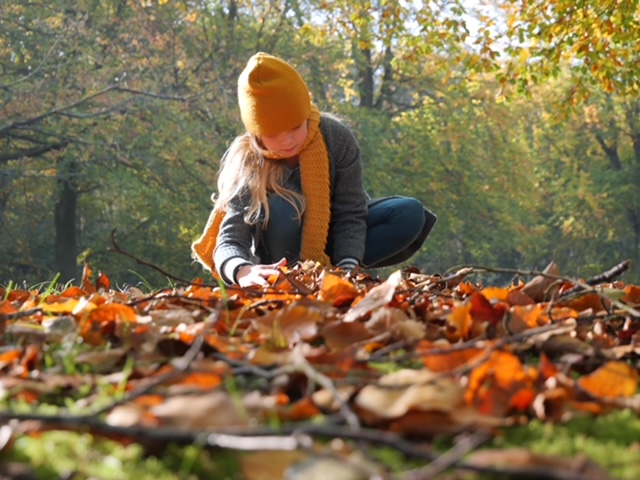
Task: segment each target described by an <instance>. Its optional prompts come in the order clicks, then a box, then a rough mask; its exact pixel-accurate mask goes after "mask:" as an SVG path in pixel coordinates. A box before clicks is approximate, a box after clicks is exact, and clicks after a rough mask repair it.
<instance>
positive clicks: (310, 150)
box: [191, 105, 331, 272]
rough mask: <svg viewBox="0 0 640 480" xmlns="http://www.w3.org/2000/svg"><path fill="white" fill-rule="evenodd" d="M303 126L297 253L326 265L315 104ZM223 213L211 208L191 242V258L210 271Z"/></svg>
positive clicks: (321, 151) (327, 208)
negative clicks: (302, 205)
mask: <svg viewBox="0 0 640 480" xmlns="http://www.w3.org/2000/svg"><path fill="white" fill-rule="evenodd" d="M307 128H308V134H307V139H306V140H305V143H304V145H303V146H302V150H301V152H300V180H301V183H302V194H303V195H304V197H305V201H306V208H305V212H304V217H303V224H302V251H301V252H300V256H301V259H302V260H314V261H316V262H320V263H321V264H323V265H329V264H330V263H331V260H330V259H329V257H328V256H327V254H326V253H325V249H326V246H327V236H328V233H329V220H330V219H331V180H330V171H329V153H328V152H327V146H326V145H325V143H324V138H323V136H322V133H321V132H320V111H319V110H318V108H317V107H316V106H315V105H312V106H311V114H310V115H309V121H308V126H307ZM224 215H225V212H224V211H223V210H222V209H219V208H217V207H214V209H213V211H212V212H211V215H209V219H208V220H207V224H206V226H205V228H204V232H203V233H202V235H201V236H200V238H198V239H197V240H196V241H195V242H193V244H192V245H191V251H192V253H193V257H194V258H195V259H196V260H198V261H199V262H200V263H201V264H202V265H203V266H204V267H205V268H206V269H207V270H209V271H211V272H213V271H214V266H213V251H214V250H215V248H216V241H217V239H218V232H219V231H220V224H221V223H222V219H223V218H224Z"/></svg>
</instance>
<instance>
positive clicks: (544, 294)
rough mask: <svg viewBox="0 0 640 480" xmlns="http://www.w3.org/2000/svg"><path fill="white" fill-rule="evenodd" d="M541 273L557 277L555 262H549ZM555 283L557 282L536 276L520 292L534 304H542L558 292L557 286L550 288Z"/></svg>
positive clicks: (558, 270) (557, 269) (558, 271)
mask: <svg viewBox="0 0 640 480" xmlns="http://www.w3.org/2000/svg"><path fill="white" fill-rule="evenodd" d="M542 273H546V274H549V275H553V276H556V277H559V276H560V269H559V268H558V265H556V263H555V262H551V263H549V265H547V266H546V268H545V269H544V270H543V271H542ZM557 282H558V280H556V279H555V278H550V277H547V276H544V275H537V276H535V277H533V278H532V279H531V280H529V281H528V282H527V283H526V284H525V285H524V286H523V287H522V289H521V292H522V293H524V294H525V295H527V296H528V297H530V298H531V299H533V301H535V302H543V301H544V300H545V299H546V298H551V297H552V296H553V295H555V294H556V293H557V292H558V289H559V288H560V286H559V285H555V286H554V287H553V288H550V287H551V286H552V285H553V284H554V283H557Z"/></svg>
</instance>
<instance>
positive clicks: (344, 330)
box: [320, 321, 374, 350]
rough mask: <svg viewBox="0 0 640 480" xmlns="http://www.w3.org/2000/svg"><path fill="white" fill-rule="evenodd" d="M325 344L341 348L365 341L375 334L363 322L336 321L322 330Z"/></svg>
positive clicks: (321, 333) (333, 347)
mask: <svg viewBox="0 0 640 480" xmlns="http://www.w3.org/2000/svg"><path fill="white" fill-rule="evenodd" d="M320 335H321V336H322V337H323V338H324V341H325V344H326V345H327V347H329V348H330V349H332V350H339V349H343V348H346V347H348V346H350V345H353V344H356V343H361V342H364V341H366V340H368V339H370V338H371V337H373V336H374V333H372V332H370V331H369V329H368V328H367V327H366V326H365V324H364V323H361V322H349V323H345V322H343V321H335V322H331V323H327V324H326V325H324V326H323V327H322V329H321V330H320Z"/></svg>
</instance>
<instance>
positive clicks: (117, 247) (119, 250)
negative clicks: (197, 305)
mask: <svg viewBox="0 0 640 480" xmlns="http://www.w3.org/2000/svg"><path fill="white" fill-rule="evenodd" d="M116 230H117V229H115V228H114V229H113V230H111V243H112V245H113V249H114V251H115V252H116V253H119V254H121V255H124V256H125V257H128V258H131V259H132V260H135V261H136V263H138V264H139V265H144V266H145V267H149V268H152V269H153V270H156V271H158V272H160V273H161V274H162V275H164V276H166V277H168V278H170V279H172V280H176V281H178V282H181V283H185V284H187V285H193V282H191V281H190V280H185V279H184V278H180V277H177V276H176V275H173V274H171V273H169V272H167V271H166V270H163V269H162V268H160V267H158V266H157V265H154V264H152V263H149V262H147V261H145V260H142V259H140V258H138V257H136V256H135V255H132V254H131V253H129V252H126V251H125V250H123V249H122V248H120V245H118V243H117V242H116Z"/></svg>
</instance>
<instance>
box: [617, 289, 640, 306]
mask: <svg viewBox="0 0 640 480" xmlns="http://www.w3.org/2000/svg"><path fill="white" fill-rule="evenodd" d="M621 300H622V301H623V302H625V303H628V304H631V305H634V306H640V286H638V285H629V286H628V287H627V288H625V289H624V297H622V299H621Z"/></svg>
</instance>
